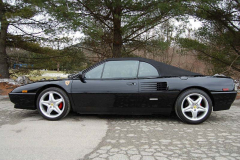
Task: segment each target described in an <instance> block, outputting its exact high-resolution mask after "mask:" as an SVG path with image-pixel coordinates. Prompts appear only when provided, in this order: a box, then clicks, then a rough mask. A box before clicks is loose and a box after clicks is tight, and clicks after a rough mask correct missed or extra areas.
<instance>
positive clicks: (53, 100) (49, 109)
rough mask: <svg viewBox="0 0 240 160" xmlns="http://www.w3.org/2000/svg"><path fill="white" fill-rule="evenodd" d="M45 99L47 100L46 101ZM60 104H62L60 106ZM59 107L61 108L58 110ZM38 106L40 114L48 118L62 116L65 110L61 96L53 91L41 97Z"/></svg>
mask: <svg viewBox="0 0 240 160" xmlns="http://www.w3.org/2000/svg"><path fill="white" fill-rule="evenodd" d="M46 99H47V100H46ZM61 103H62V104H61ZM59 105H61V108H59ZM39 106H40V110H41V112H42V113H43V114H44V115H45V116H46V117H48V118H56V117H58V116H60V115H61V114H62V112H63V111H64V108H65V101H64V98H63V97H62V95H61V94H59V93H58V92H55V91H48V92H46V93H44V95H42V97H41V99H40V101H39Z"/></svg>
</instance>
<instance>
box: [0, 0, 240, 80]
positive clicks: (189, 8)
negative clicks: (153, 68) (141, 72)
mask: <svg viewBox="0 0 240 160" xmlns="http://www.w3.org/2000/svg"><path fill="white" fill-rule="evenodd" d="M239 9H240V4H239V1H238V0H232V1H228V0H192V1H190V0H148V1H145V0H75V1H71V0H64V1H63V0H53V1H46V0H31V1H27V0H15V1H12V0H11V1H10V0H0V22H1V33H0V75H1V77H2V78H7V77H9V64H11V61H16V55H13V56H9V55H7V52H6V51H7V48H18V49H21V50H24V51H26V52H28V53H29V54H27V57H26V56H25V57H24V56H22V58H18V60H20V61H19V62H22V63H36V64H37V62H38V65H35V67H37V68H43V67H44V66H45V67H46V66H48V65H52V63H51V62H53V63H58V64H59V63H61V64H65V66H64V68H68V69H69V70H77V69H78V66H80V63H83V62H85V61H86V57H85V53H89V54H90V53H91V54H90V55H94V57H98V58H99V59H104V58H109V57H131V56H135V52H136V51H137V50H143V49H145V50H147V51H150V50H151V51H152V50H153V49H154V48H160V49H161V50H167V48H170V47H171V46H172V45H174V46H178V47H179V48H181V49H184V50H185V51H187V52H194V54H196V56H197V57H198V59H199V60H202V61H206V62H208V63H210V64H211V65H212V67H213V68H214V71H213V72H215V73H221V72H223V73H225V74H231V73H235V72H240V67H239V63H240V61H239V55H240V48H239V46H240V44H239V43H240V41H239V38H240V35H239V30H240V26H239V22H240V19H239V16H240V14H239V13H240V12H239ZM189 17H193V18H195V19H197V20H199V21H200V22H202V24H203V25H202V27H200V28H199V29H198V30H196V31H192V32H193V34H192V36H181V33H182V31H184V28H180V27H176V26H174V24H172V23H170V22H171V21H172V19H174V20H175V21H179V22H183V23H186V21H187V20H188V18H189ZM157 27H160V29H158V30H157V29H156V28H157ZM156 30H157V32H154V31H156ZM163 30H164V33H163ZM77 31H78V32H81V33H82V34H83V37H82V39H81V40H80V42H81V43H79V44H77V45H74V46H72V45H71V43H72V42H73V40H71V38H70V37H69V36H67V34H68V33H75V32H77ZM160 32H161V33H163V34H161V36H159V33H160ZM153 33H154V34H153ZM173 34H174V35H173ZM63 35H66V36H63ZM59 42H60V43H62V44H63V43H65V44H68V45H67V46H61V47H59V46H58V44H59ZM50 44H52V45H50ZM56 46H58V47H56ZM83 51H85V52H84V53H83ZM158 51H159V50H158ZM54 57H55V58H54ZM50 61H51V62H50Z"/></svg>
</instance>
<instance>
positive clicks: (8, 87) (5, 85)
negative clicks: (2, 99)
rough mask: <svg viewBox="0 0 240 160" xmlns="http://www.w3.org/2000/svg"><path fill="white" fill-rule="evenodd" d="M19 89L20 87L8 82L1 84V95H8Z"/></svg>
mask: <svg viewBox="0 0 240 160" xmlns="http://www.w3.org/2000/svg"><path fill="white" fill-rule="evenodd" d="M17 87H19V85H13V84H9V83H6V82H1V83H0V95H8V93H10V92H11V91H12V90H13V89H14V88H17Z"/></svg>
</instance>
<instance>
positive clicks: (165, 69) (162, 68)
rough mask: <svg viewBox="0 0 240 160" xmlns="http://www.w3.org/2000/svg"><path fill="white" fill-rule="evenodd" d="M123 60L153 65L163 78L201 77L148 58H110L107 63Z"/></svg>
mask: <svg viewBox="0 0 240 160" xmlns="http://www.w3.org/2000/svg"><path fill="white" fill-rule="evenodd" d="M121 60H123V61H124V60H138V61H142V62H146V63H149V64H151V65H153V66H154V67H155V68H156V69H157V70H158V73H159V75H160V76H161V77H172V76H201V74H199V73H194V72H190V71H187V70H184V69H181V68H178V67H174V66H171V65H168V64H165V63H162V62H158V61H155V60H152V59H147V58H141V57H136V58H110V59H106V60H105V61H121Z"/></svg>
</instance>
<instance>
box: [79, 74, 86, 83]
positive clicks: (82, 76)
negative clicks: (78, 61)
mask: <svg viewBox="0 0 240 160" xmlns="http://www.w3.org/2000/svg"><path fill="white" fill-rule="evenodd" d="M78 77H79V79H80V81H82V82H83V83H86V81H85V74H84V73H82V72H80V73H79V75H78Z"/></svg>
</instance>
